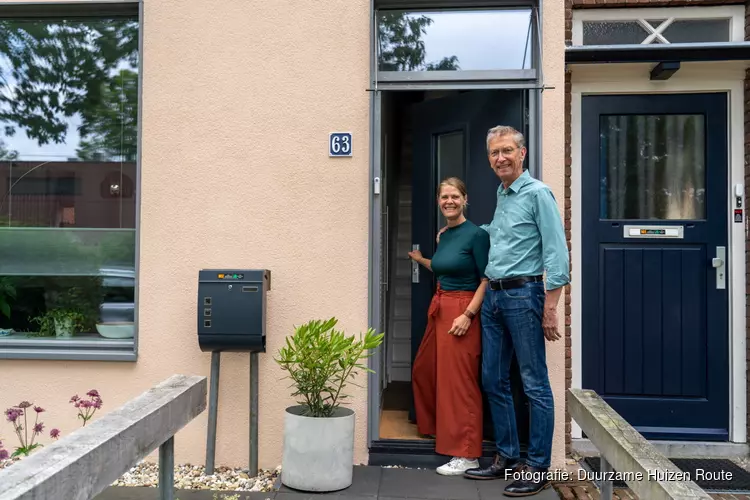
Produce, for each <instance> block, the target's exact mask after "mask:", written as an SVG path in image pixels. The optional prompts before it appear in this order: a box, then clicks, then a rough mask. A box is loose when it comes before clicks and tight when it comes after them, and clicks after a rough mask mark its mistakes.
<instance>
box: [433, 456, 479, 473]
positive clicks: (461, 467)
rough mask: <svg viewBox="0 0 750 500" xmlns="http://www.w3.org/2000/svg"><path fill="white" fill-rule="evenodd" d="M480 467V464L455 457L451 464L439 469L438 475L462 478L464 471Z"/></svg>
mask: <svg viewBox="0 0 750 500" xmlns="http://www.w3.org/2000/svg"><path fill="white" fill-rule="evenodd" d="M474 467H479V462H478V461H476V460H470V459H468V458H461V457H453V458H451V460H450V462H448V463H447V464H445V465H441V466H440V467H438V468H437V473H438V474H440V475H442V476H462V475H463V473H464V471H466V470H467V469H472V468H474Z"/></svg>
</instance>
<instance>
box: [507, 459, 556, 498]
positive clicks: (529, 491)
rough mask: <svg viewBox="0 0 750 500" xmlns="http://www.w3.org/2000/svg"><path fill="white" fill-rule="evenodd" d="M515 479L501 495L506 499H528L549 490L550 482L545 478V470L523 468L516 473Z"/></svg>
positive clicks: (526, 466) (529, 467) (527, 466)
mask: <svg viewBox="0 0 750 500" xmlns="http://www.w3.org/2000/svg"><path fill="white" fill-rule="evenodd" d="M516 477H518V479H516V480H515V481H513V482H512V483H511V484H509V485H508V486H506V488H505V491H504V492H503V494H504V495H505V496H507V497H528V496H531V495H536V494H537V493H539V492H540V491H542V490H544V489H546V488H549V487H550V485H551V484H552V482H551V481H550V480H549V478H548V477H547V469H542V468H539V467H531V466H529V465H525V466H523V467H522V468H521V469H520V470H518V471H517V474H516Z"/></svg>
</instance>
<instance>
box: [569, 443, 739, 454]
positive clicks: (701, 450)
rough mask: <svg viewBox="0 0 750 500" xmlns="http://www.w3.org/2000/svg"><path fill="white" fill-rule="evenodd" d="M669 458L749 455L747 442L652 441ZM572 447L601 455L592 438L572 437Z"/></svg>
mask: <svg viewBox="0 0 750 500" xmlns="http://www.w3.org/2000/svg"><path fill="white" fill-rule="evenodd" d="M650 443H651V444H652V445H654V446H655V447H656V449H657V450H659V452H660V453H661V454H662V455H664V456H665V457H667V458H737V457H743V458H744V457H747V456H748V453H749V452H750V446H748V445H747V444H746V443H727V442H713V441H650ZM571 449H572V450H573V451H574V452H575V453H577V454H578V455H580V456H581V457H595V456H599V451H598V450H597V449H596V446H594V445H593V443H592V442H591V440H590V439H572V440H571Z"/></svg>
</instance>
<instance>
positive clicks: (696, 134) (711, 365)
mask: <svg viewBox="0 0 750 500" xmlns="http://www.w3.org/2000/svg"><path fill="white" fill-rule="evenodd" d="M581 123H582V131H581V132H582V139H581V141H582V142H581V167H582V169H581V179H582V185H581V187H582V206H581V228H580V230H581V232H582V248H581V257H582V261H581V262H582V268H581V269H580V270H578V271H577V272H576V274H578V275H579V276H581V277H582V281H583V284H582V293H583V297H582V348H583V359H582V364H583V374H582V375H583V377H582V382H583V387H584V388H586V389H593V390H595V391H596V392H597V393H598V394H599V395H601V396H602V397H603V398H604V399H605V400H606V401H607V403H609V404H610V405H611V406H612V407H613V408H614V409H615V411H617V412H618V413H620V414H621V415H622V416H623V417H624V418H625V419H626V420H627V421H628V422H629V423H630V424H631V425H633V426H634V427H635V428H636V429H637V430H638V431H639V432H641V433H642V434H643V435H644V436H646V437H647V438H649V439H681V440H691V439H694V440H717V441H725V440H728V436H729V433H728V428H729V367H728V357H729V356H728V352H729V344H728V342H729V330H728V298H727V297H728V294H727V292H728V276H727V274H726V270H727V265H726V262H727V257H728V250H729V249H728V246H727V244H728V238H727V224H728V220H729V219H728V216H729V213H730V211H731V207H730V206H729V200H728V195H727V193H728V190H729V187H728V184H727V175H728V168H727V165H728V161H727V96H726V94H721V93H714V94H690V95H688V94H670V95H627V96H623V95H617V96H584V97H583V98H582V115H581ZM719 259H720V260H719Z"/></svg>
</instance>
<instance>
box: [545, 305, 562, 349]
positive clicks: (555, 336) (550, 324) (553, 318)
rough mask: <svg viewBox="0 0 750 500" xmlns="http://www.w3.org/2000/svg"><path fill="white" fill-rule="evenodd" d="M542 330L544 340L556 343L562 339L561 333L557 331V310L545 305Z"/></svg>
mask: <svg viewBox="0 0 750 500" xmlns="http://www.w3.org/2000/svg"><path fill="white" fill-rule="evenodd" d="M542 330H544V338H546V339H547V340H549V341H552V342H554V341H555V340H559V339H560V333H559V332H558V331H557V308H556V307H550V306H548V305H546V304H545V306H544V316H543V317H542Z"/></svg>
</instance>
